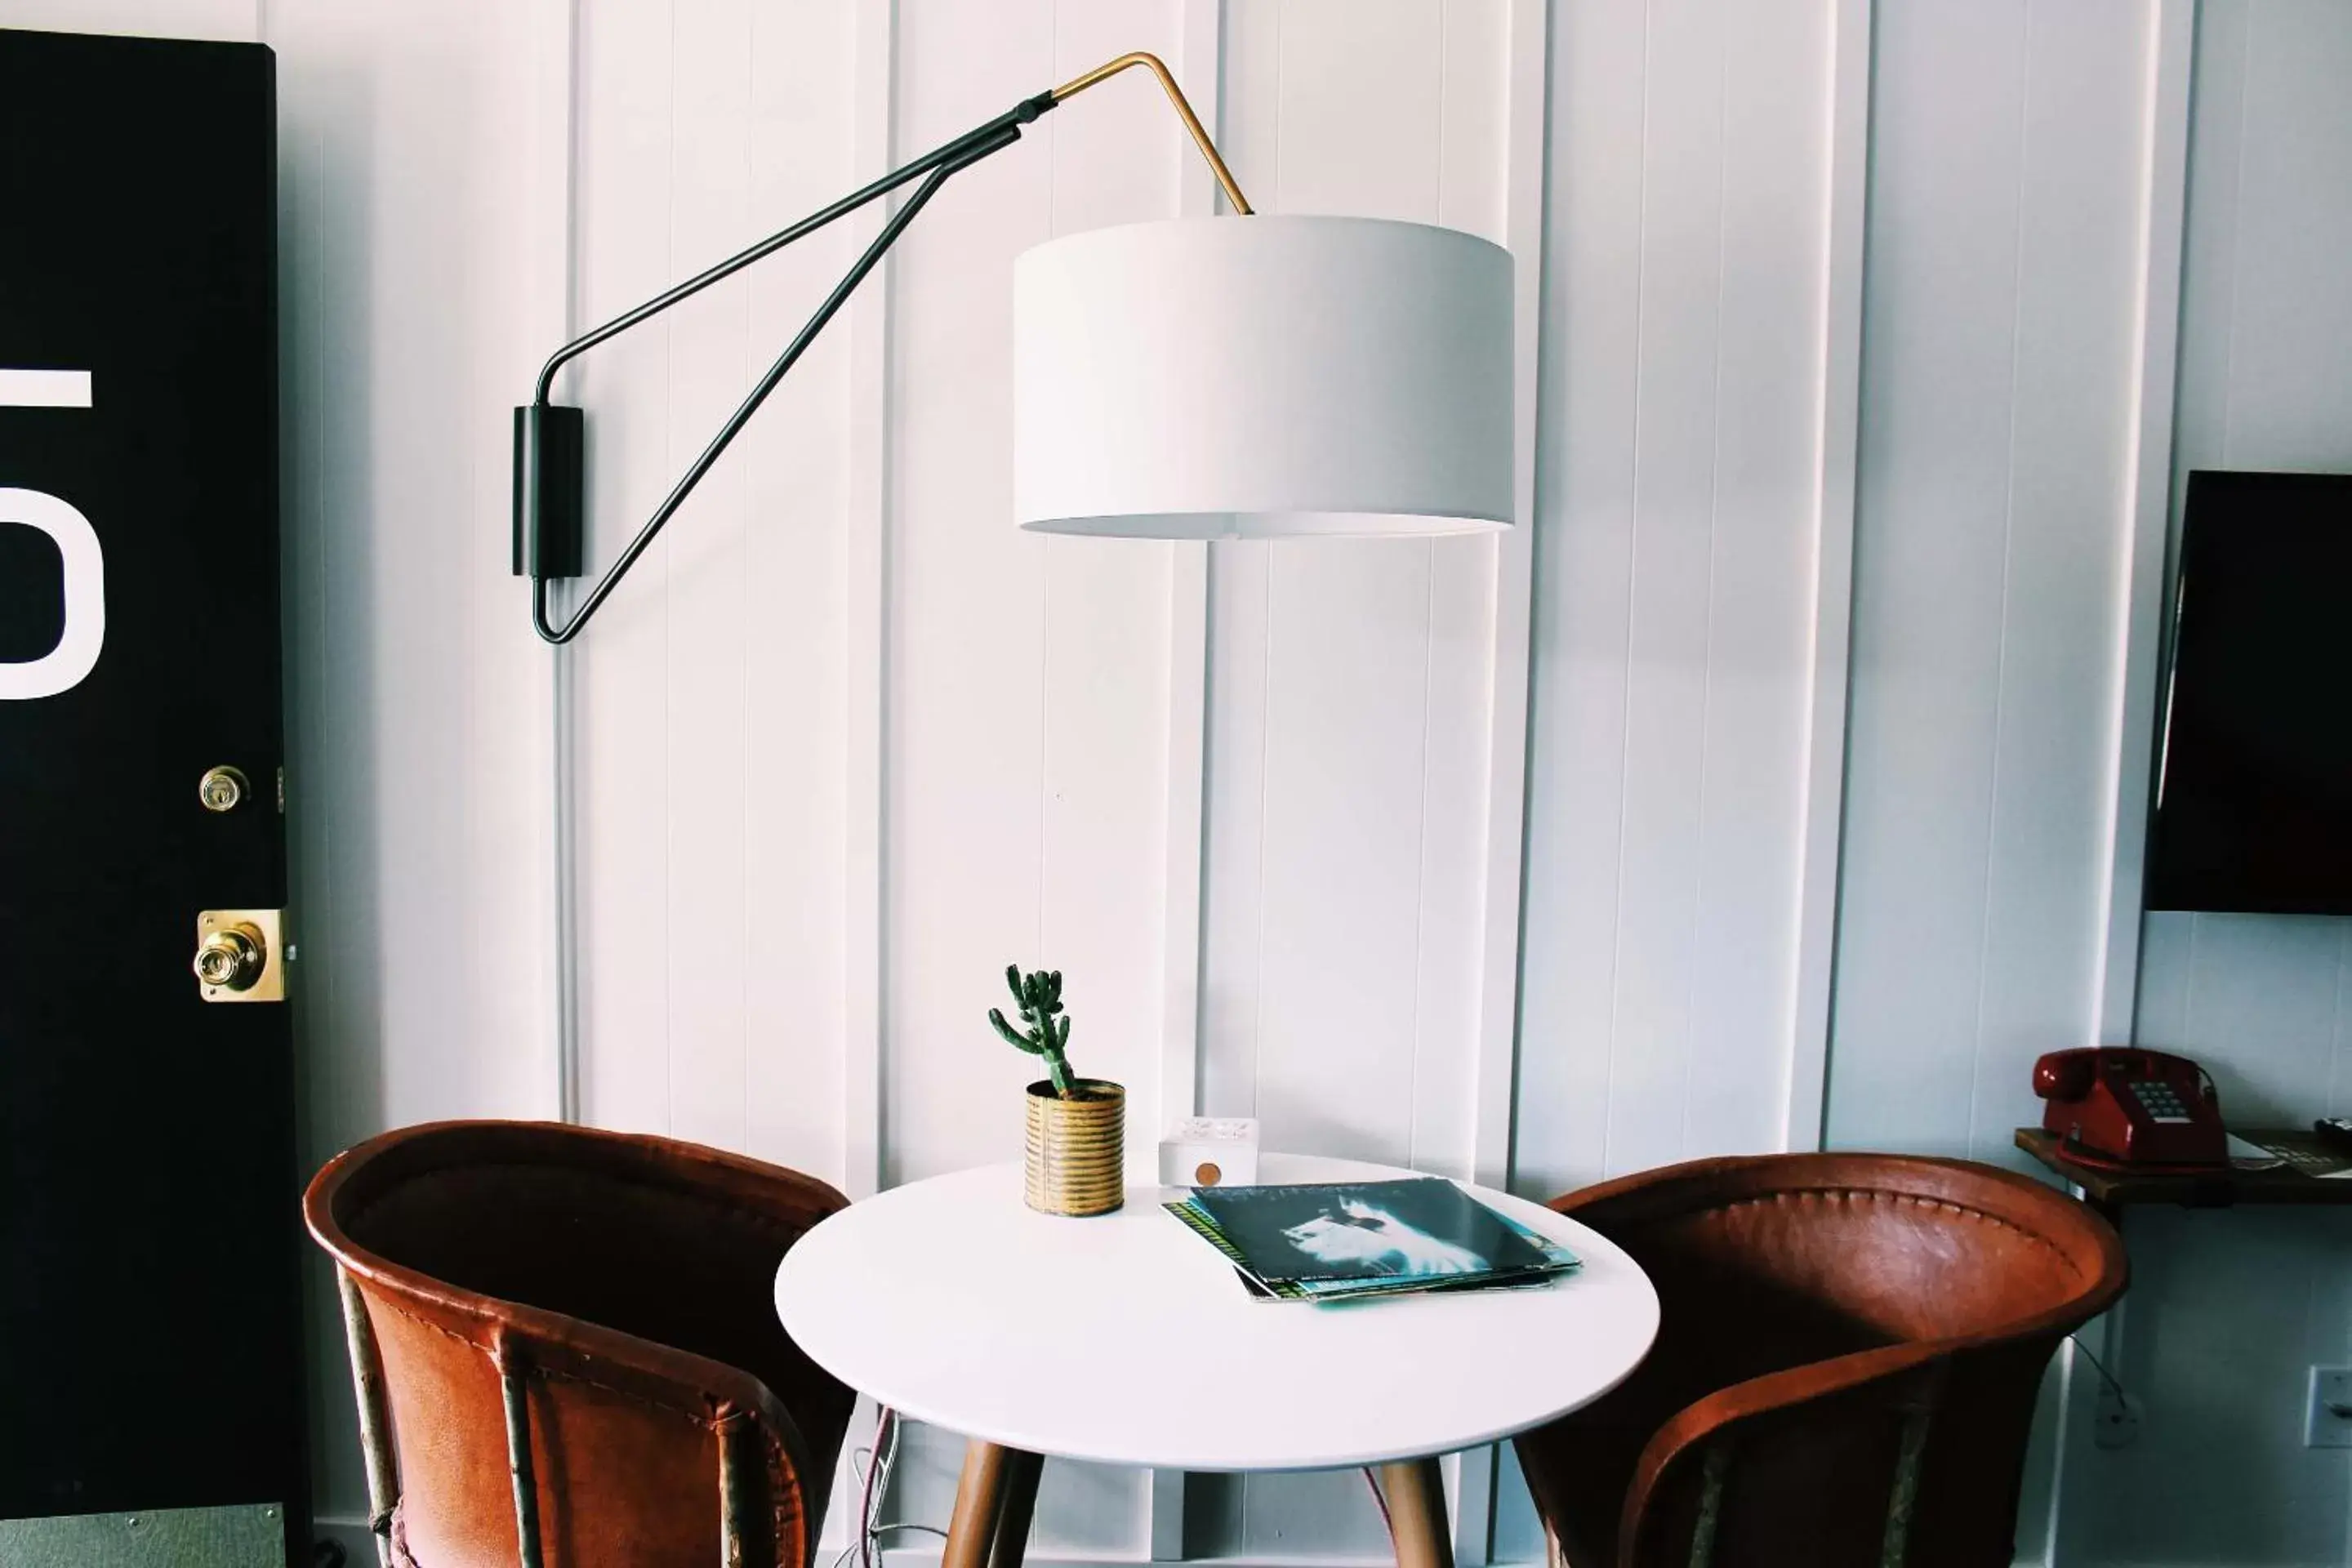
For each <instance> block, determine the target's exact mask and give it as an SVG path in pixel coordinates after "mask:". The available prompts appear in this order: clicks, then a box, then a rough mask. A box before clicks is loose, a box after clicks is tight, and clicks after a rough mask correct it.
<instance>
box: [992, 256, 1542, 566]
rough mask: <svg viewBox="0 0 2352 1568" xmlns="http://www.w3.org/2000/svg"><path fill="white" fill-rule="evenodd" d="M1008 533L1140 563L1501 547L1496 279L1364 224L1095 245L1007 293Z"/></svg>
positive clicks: (1505, 296) (1500, 308) (1499, 295)
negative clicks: (1229, 550)
mask: <svg viewBox="0 0 2352 1568" xmlns="http://www.w3.org/2000/svg"><path fill="white" fill-rule="evenodd" d="M1511 358H1512V345H1511V258H1510V253H1509V252H1508V251H1507V250H1505V249H1503V248H1502V247H1500V246H1496V245H1493V244H1490V243H1489V242H1487V241H1486V240H1483V239H1480V238H1478V237H1475V236H1473V235H1467V234H1464V233H1461V232H1460V231H1458V230H1455V229H1447V228H1436V227H1432V226H1429V225H1426V224H1415V223H1395V222H1390V221H1387V220H1383V219H1377V218H1352V217H1303V216H1265V215H1260V216H1251V217H1218V218H1189V219H1179V220H1176V221H1173V222H1166V223H1145V224H1134V225H1130V226H1125V227H1118V228H1104V229H1095V230H1091V231H1089V232H1087V233H1084V234H1076V235H1071V236H1068V237H1066V238H1062V239H1056V240H1053V241H1051V242H1049V243H1047V244H1045V245H1041V246H1038V247H1035V248H1034V249H1032V250H1030V251H1028V252H1027V253H1025V254H1024V255H1023V256H1022V257H1021V258H1020V259H1019V260H1018V261H1017V262H1016V263H1015V264H1014V266H1013V510H1014V515H1015V517H1016V519H1017V521H1019V522H1020V524H1021V526H1022V527H1024V528H1026V529H1033V530H1036V531H1043V532H1049V533H1084V534H1108V535H1118V536H1122V537H1128V538H1140V539H1265V538H1281V537H1286V536H1291V535H1298V534H1323V535H1340V536H1347V535H1359V536H1360V535H1398V534H1434V533H1462V532H1469V531H1481V530H1486V529H1492V528H1498V527H1504V526H1507V525H1508V524H1509V523H1510V522H1511V521H1513V520H1512V482H1511V479H1512V476H1511V438H1512V420H1511V380H1512V378H1511Z"/></svg>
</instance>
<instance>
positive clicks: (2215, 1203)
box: [2017, 1127, 2352, 1212]
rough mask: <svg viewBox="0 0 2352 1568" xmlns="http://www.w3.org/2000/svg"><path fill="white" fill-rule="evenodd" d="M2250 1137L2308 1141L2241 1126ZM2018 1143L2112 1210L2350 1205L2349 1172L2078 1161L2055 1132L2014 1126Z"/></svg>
mask: <svg viewBox="0 0 2352 1568" xmlns="http://www.w3.org/2000/svg"><path fill="white" fill-rule="evenodd" d="M2242 1135H2243V1136H2245V1137H2249V1138H2260V1139H2263V1140H2265V1141H2268V1140H2272V1139H2289V1140H2293V1141H2294V1142H2298V1143H2310V1142H2312V1135H2311V1133H2310V1132H2308V1131H2280V1130H2273V1129H2268V1128H2253V1129H2248V1130H2246V1131H2244V1132H2243V1134H2242ZM2017 1146H2018V1147H2019V1148H2021V1149H2022V1150H2024V1151H2025V1152H2027V1153H2029V1154H2031V1155H2032V1156H2033V1157H2034V1158H2035V1159H2037V1160H2039V1161H2041V1162H2042V1163H2043V1164H2045V1165H2047V1166H2049V1167H2050V1169H2052V1170H2053V1171H2054V1172H2056V1173H2058V1174H2059V1175H2061V1176H2063V1177H2064V1178H2065V1179H2066V1180H2067V1181H2069V1182H2072V1183H2074V1184H2075V1185H2076V1186H2078V1187H2080V1188H2082V1189H2083V1195H2084V1198H2085V1199H2086V1200H2087V1201H2088V1202H2089V1203H2090V1204H2091V1205H2093V1206H2094V1207H2096V1208H2099V1209H2101V1210H2105V1211H2108V1212H2112V1211H2114V1210H2116V1209H2118V1208H2121V1207H2122V1206H2124V1205H2126V1204H2171V1205H2175V1206H2176V1207H2180V1208H2231V1207H2234V1206H2236V1205H2239V1204H2352V1176H2347V1177H2341V1178H2326V1177H2319V1176H2310V1175H2305V1173H2303V1172H2301V1171H2298V1170H2295V1169H2294V1168H2293V1167H2292V1166H2284V1165H2281V1166H2271V1167H2266V1168H2256V1167H2249V1166H2243V1165H2236V1164H2231V1165H2217V1166H2215V1167H2213V1168H2212V1169H2211V1170H2210V1171H2162V1172H2156V1171H2133V1170H2127V1169H2111V1168H2108V1167H2105V1166H2097V1165H2084V1164H2077V1163H2075V1162H2074V1161H2073V1160H2070V1159H2068V1158H2067V1157H2066V1156H2065V1154H2064V1153H2063V1152H2061V1150H2060V1148H2059V1144H2058V1138H2057V1135H2056V1134H2055V1133H2051V1132H2045V1131H2042V1129H2041V1128H2039V1127H2021V1128H2019V1129H2018V1130H2017Z"/></svg>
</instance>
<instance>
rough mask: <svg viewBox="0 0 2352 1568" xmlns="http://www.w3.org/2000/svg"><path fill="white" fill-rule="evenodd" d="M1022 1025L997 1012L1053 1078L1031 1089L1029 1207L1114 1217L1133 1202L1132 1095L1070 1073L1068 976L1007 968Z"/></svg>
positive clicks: (1006, 1033) (1005, 1030) (1014, 1039)
mask: <svg viewBox="0 0 2352 1568" xmlns="http://www.w3.org/2000/svg"><path fill="white" fill-rule="evenodd" d="M1004 984H1006V985H1007V986H1008V987H1010V988H1011V990H1012V992H1013V1002H1014V1004H1015V1005H1016V1010H1017V1016H1019V1018H1020V1021H1021V1027H1018V1028H1016V1027H1015V1026H1013V1022H1012V1020H1010V1019H1008V1018H1006V1017H1005V1016H1004V1013H1003V1009H1001V1008H997V1007H991V1008H990V1009H989V1010H988V1021H989V1023H991V1024H992V1025H993V1026H995V1028H996V1032H997V1033H998V1034H999V1035H1002V1036H1003V1037H1004V1038H1005V1039H1006V1040H1007V1041H1008V1042H1010V1043H1011V1044H1012V1045H1013V1047H1014V1048H1016V1049H1018V1050H1021V1051H1024V1052H1026V1053H1028V1054H1029V1055H1031V1056H1033V1057H1037V1058H1041V1059H1042V1060H1043V1061H1044V1063H1045V1077H1044V1078H1042V1079H1038V1080H1037V1081H1036V1082H1035V1083H1033V1084H1031V1085H1030V1086H1029V1093H1028V1096H1027V1105H1028V1121H1029V1136H1028V1144H1027V1154H1026V1157H1025V1159H1024V1162H1023V1164H1024V1173H1025V1175H1026V1178H1027V1179H1026V1182H1025V1184H1024V1185H1025V1188H1026V1191H1027V1195H1028V1200H1029V1206H1030V1207H1031V1208H1033V1209H1037V1210H1040V1211H1042V1212H1044V1213H1046V1214H1059V1215H1097V1214H1108V1213H1110V1212H1111V1211H1112V1210H1113V1209H1116V1208H1118V1206H1119V1205H1121V1204H1122V1203H1124V1202H1125V1201H1126V1198H1127V1184H1126V1177H1125V1166H1126V1161H1127V1147H1126V1145H1127V1090H1126V1089H1122V1088H1120V1087H1119V1086H1118V1084H1115V1083H1106V1082H1104V1081H1103V1080H1102V1079H1091V1078H1078V1077H1076V1076H1074V1075H1073V1074H1072V1073H1071V1071H1070V1058H1069V1057H1068V1055H1067V1054H1066V1047H1067V1046H1068V1045H1069V1043H1070V1018H1069V1015H1068V1014H1066V1013H1065V1012H1063V1011H1062V973H1061V971H1059V970H1042V969H1041V970H1038V971H1036V972H1035V973H1028V974H1024V973H1022V972H1021V966H1020V965H1019V964H1017V963H1013V964H1007V965H1006V966H1005V970H1004Z"/></svg>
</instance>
